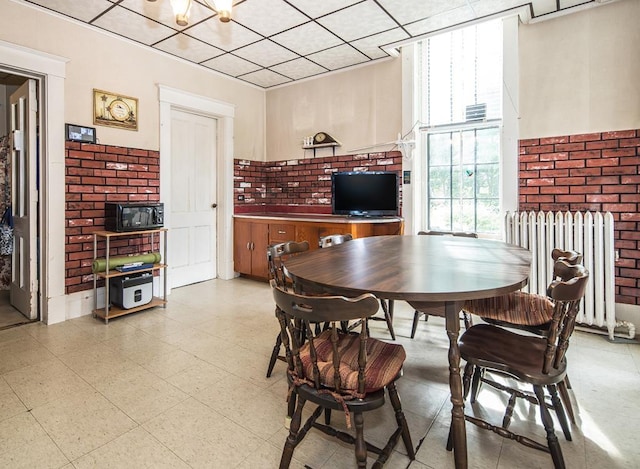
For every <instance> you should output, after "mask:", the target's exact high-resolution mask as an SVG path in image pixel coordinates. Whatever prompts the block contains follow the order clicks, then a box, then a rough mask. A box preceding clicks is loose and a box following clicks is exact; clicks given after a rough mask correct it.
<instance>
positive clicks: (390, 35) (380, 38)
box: [351, 28, 410, 59]
mask: <svg viewBox="0 0 640 469" xmlns="http://www.w3.org/2000/svg"><path fill="white" fill-rule="evenodd" d="M409 37H410V36H409V35H408V34H407V33H405V32H404V31H403V30H402V29H401V28H396V29H392V30H391V31H385V32H384V33H380V34H376V35H374V36H369V37H365V38H364V39H358V40H357V41H353V42H352V43H351V45H353V46H354V47H355V48H356V49H358V50H359V51H360V52H362V53H363V54H365V55H366V56H367V57H369V58H371V59H380V58H382V57H387V56H388V55H389V54H387V53H386V52H385V51H383V50H382V48H381V47H380V46H382V45H385V44H392V43H394V42H398V41H402V40H404V39H408V38H409Z"/></svg>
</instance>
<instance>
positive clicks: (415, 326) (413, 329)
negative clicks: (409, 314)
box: [411, 310, 422, 339]
mask: <svg viewBox="0 0 640 469" xmlns="http://www.w3.org/2000/svg"><path fill="white" fill-rule="evenodd" d="M421 314H422V313H421V312H420V311H418V310H416V312H415V313H413V324H412V325H411V338H412V339H413V338H414V337H415V336H416V330H417V329H418V321H420V315H421Z"/></svg>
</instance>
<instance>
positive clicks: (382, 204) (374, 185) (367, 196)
mask: <svg viewBox="0 0 640 469" xmlns="http://www.w3.org/2000/svg"><path fill="white" fill-rule="evenodd" d="M331 196H332V199H331V205H332V211H333V213H334V214H335V215H352V216H362V217H380V216H397V215H398V174H397V173H395V172H391V171H385V172H377V171H376V172H359V171H358V172H355V171H354V172H343V173H333V174H332V176H331Z"/></svg>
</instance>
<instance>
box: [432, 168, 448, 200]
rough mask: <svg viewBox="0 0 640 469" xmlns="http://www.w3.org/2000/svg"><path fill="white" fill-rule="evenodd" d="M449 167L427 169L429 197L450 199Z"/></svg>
mask: <svg viewBox="0 0 640 469" xmlns="http://www.w3.org/2000/svg"><path fill="white" fill-rule="evenodd" d="M450 173H451V167H450V166H437V167H435V168H429V197H430V198H443V197H446V198H449V197H451V176H450Z"/></svg>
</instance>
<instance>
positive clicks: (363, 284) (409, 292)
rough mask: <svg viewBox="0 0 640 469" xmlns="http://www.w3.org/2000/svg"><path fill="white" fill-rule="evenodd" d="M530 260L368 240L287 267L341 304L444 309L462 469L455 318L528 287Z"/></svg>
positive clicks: (510, 248)
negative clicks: (478, 303) (378, 302)
mask: <svg viewBox="0 0 640 469" xmlns="http://www.w3.org/2000/svg"><path fill="white" fill-rule="evenodd" d="M530 265H531V253H530V252H529V251H528V250H526V249H523V248H521V247H518V246H514V245H510V244H506V243H503V242H501V241H495V240H489V239H476V238H463V237H453V236H417V235H410V236H374V237H370V238H360V239H355V240H353V241H349V242H348V243H344V244H340V245H337V246H333V247H331V248H327V249H318V250H315V251H310V252H308V253H303V254H300V255H298V256H294V257H291V258H290V259H288V260H287V261H286V262H285V264H284V268H285V271H286V273H287V274H288V275H290V276H291V278H292V279H293V280H294V281H295V282H299V283H300V284H301V286H302V288H303V289H304V285H305V284H307V285H313V286H314V287H315V288H317V287H321V288H322V290H324V291H326V292H328V293H332V294H340V295H346V296H355V295H359V294H362V293H365V292H370V293H373V294H374V295H376V296H377V297H378V298H381V299H387V300H405V301H426V302H437V303H440V304H442V305H444V306H445V318H446V320H445V324H446V331H447V335H448V337H449V354H448V359H449V387H450V390H451V403H452V404H453V408H452V410H451V427H452V436H453V451H454V459H455V466H456V467H457V468H466V467H467V439H466V431H465V419H464V401H463V399H462V380H461V377H460V350H459V348H458V336H459V333H460V320H459V314H460V310H461V309H462V305H463V303H464V301H465V300H470V299H477V298H487V297H492V296H498V295H502V294H505V293H508V292H511V291H515V290H519V289H520V288H522V287H523V286H525V285H526V284H527V280H528V276H529V269H530Z"/></svg>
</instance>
